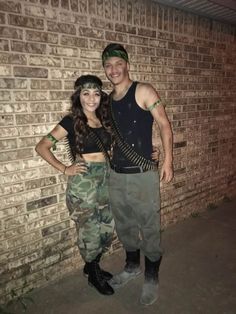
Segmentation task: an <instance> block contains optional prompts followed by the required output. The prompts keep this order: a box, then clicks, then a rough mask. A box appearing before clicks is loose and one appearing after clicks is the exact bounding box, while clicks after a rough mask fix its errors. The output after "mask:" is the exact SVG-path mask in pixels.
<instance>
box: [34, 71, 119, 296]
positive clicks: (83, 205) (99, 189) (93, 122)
mask: <svg viewBox="0 0 236 314" xmlns="http://www.w3.org/2000/svg"><path fill="white" fill-rule="evenodd" d="M71 102H72V106H71V110H70V113H69V114H68V115H67V116H65V117H64V118H63V119H62V120H61V121H60V122H59V124H57V125H56V127H55V128H54V129H53V130H52V131H51V132H50V133H49V134H48V135H46V136H45V137H44V138H42V139H41V141H40V142H39V143H38V144H37V146H36V151H37V153H38V154H39V155H40V156H41V157H42V158H43V159H45V160H46V161H47V162H48V163H49V164H50V165H52V166H53V167H54V168H56V169H57V170H59V171H61V172H62V173H63V174H65V175H67V176H68V182H67V190H66V203H67V207H68V209H69V212H70V217H71V219H73V220H74V222H75V225H76V230H77V234H78V247H79V250H80V253H81V256H82V258H83V260H84V261H85V267H84V274H85V275H88V283H89V284H90V285H92V286H94V287H95V288H96V289H97V290H98V291H99V292H100V293H101V294H105V295H111V294H113V293H114V290H113V289H112V287H111V286H110V285H109V284H108V282H107V281H108V280H110V279H111V278H112V275H111V274H110V273H108V272H105V271H103V270H101V269H100V267H99V261H100V258H101V255H102V253H103V252H105V251H106V250H107V249H108V248H109V246H110V245H111V242H112V235H113V229H114V222H113V219H112V214H111V211H110V207H109V205H108V188H107V164H106V158H105V157H106V154H104V151H106V150H107V151H109V149H110V145H111V136H110V133H109V132H108V131H107V130H108V129H109V120H108V112H107V111H108V109H107V95H106V94H105V93H104V92H103V91H102V81H101V80H100V79H99V78H98V77H96V76H94V75H83V76H81V77H79V78H78V79H77V80H76V82H75V92H74V94H73V95H72V96H71ZM65 137H67V143H68V148H69V155H70V158H71V161H72V164H71V165H70V166H66V165H64V164H63V163H62V162H60V161H59V160H58V159H57V158H56V157H55V155H54V154H53V152H52V151H51V148H54V147H55V145H56V143H57V142H58V141H60V140H62V139H63V138H65Z"/></svg>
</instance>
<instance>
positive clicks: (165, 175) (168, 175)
mask: <svg viewBox="0 0 236 314" xmlns="http://www.w3.org/2000/svg"><path fill="white" fill-rule="evenodd" d="M173 177H174V171H173V164H172V163H171V162H165V161H164V163H163V165H162V168H161V174H160V180H161V181H164V182H165V183H169V182H170V181H171V180H172V179H173Z"/></svg>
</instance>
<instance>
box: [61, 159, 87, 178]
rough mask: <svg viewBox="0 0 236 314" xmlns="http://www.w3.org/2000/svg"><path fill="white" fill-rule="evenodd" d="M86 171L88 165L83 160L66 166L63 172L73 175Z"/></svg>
mask: <svg viewBox="0 0 236 314" xmlns="http://www.w3.org/2000/svg"><path fill="white" fill-rule="evenodd" d="M87 172H88V166H87V165H86V164H85V163H84V162H78V163H75V164H73V165H71V166H69V167H66V169H65V171H64V174H65V175H67V176H75V175H78V174H82V173H87Z"/></svg>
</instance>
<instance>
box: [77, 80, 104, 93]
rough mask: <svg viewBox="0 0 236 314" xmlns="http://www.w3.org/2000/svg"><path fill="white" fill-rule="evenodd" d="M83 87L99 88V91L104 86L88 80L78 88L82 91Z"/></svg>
mask: <svg viewBox="0 0 236 314" xmlns="http://www.w3.org/2000/svg"><path fill="white" fill-rule="evenodd" d="M82 89H98V90H99V92H101V91H102V87H101V86H100V85H98V84H96V83H94V82H88V83H84V84H81V85H79V86H78V87H77V88H76V90H79V91H81V90H82Z"/></svg>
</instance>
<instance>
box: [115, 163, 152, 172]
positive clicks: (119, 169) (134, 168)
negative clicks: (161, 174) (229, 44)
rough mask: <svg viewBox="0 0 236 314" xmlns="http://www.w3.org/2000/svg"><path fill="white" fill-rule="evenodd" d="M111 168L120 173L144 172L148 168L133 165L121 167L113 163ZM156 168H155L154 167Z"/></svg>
mask: <svg viewBox="0 0 236 314" xmlns="http://www.w3.org/2000/svg"><path fill="white" fill-rule="evenodd" d="M111 169H112V170H114V171H115V172H118V173H142V172H146V171H148V170H146V169H143V168H142V167H139V166H131V167H119V166H116V165H112V164H111ZM154 170H155V169H154Z"/></svg>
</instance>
